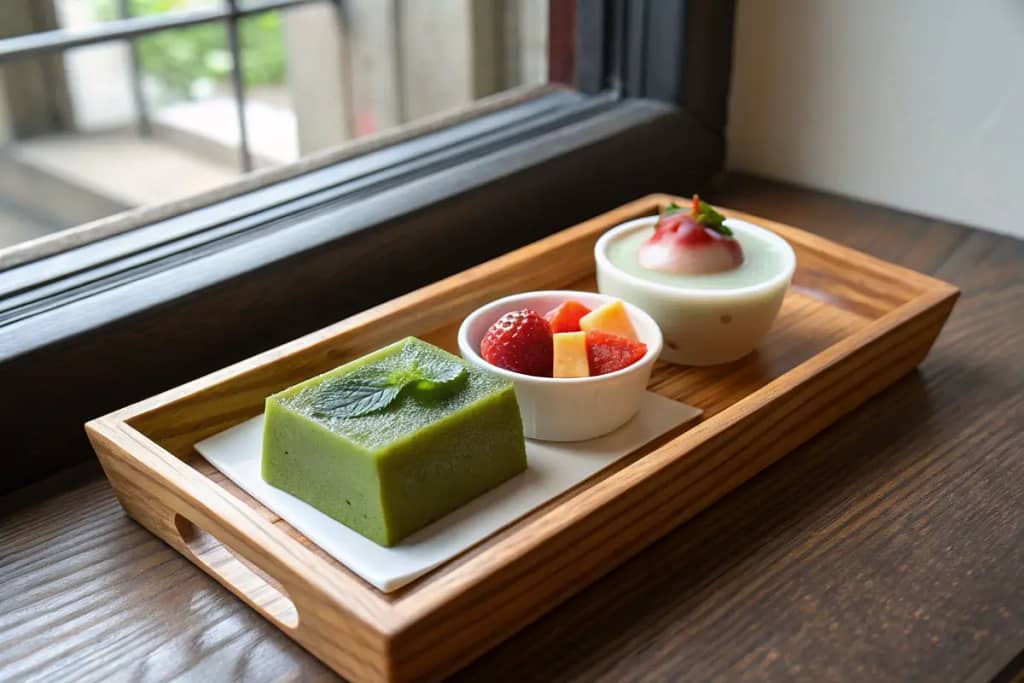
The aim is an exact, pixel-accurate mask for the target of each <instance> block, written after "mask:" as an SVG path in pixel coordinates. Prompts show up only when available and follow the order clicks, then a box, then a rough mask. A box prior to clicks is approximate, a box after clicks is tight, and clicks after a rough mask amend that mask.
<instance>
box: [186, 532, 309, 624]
mask: <svg viewBox="0 0 1024 683" xmlns="http://www.w3.org/2000/svg"><path fill="white" fill-rule="evenodd" d="M174 526H175V528H176V529H177V530H178V534H179V535H180V536H181V540H182V542H183V543H184V544H185V545H186V546H187V547H188V549H189V551H190V552H191V553H192V556H193V558H194V560H195V562H196V564H198V565H200V566H201V567H203V568H204V569H206V571H207V572H208V573H210V574H213V575H214V576H216V577H217V578H218V579H219V580H220V582H221V583H222V584H224V585H225V586H227V587H229V588H231V589H232V590H233V591H234V592H235V593H237V594H238V595H239V596H240V597H242V598H243V599H245V600H246V601H247V602H249V603H250V604H251V605H252V606H253V607H255V608H257V609H258V610H259V611H260V612H262V613H263V614H264V616H266V617H267V618H268V619H270V620H271V621H273V622H275V623H276V624H278V626H279V627H280V628H285V629H295V628H297V627H298V625H299V611H298V609H296V607H295V603H294V602H293V601H292V599H291V598H290V597H288V594H287V593H286V592H285V590H284V588H283V587H282V586H281V584H280V582H278V581H277V580H276V579H274V578H273V577H271V576H269V575H268V574H266V573H265V572H264V571H262V570H261V569H259V568H258V567H256V566H254V565H252V564H251V563H249V562H247V561H245V560H244V559H243V558H242V557H240V556H239V555H237V554H236V553H235V552H234V551H233V550H232V549H231V548H229V547H228V546H227V545H226V544H224V543H222V542H221V541H220V540H219V539H218V538H217V537H216V536H214V535H213V534H211V533H209V532H208V531H206V530H204V529H203V528H202V527H200V526H199V525H197V524H195V523H194V522H192V521H191V520H189V519H186V518H185V517H183V516H181V515H180V514H175V515H174Z"/></svg>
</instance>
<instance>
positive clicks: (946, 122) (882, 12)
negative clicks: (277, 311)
mask: <svg viewBox="0 0 1024 683" xmlns="http://www.w3.org/2000/svg"><path fill="white" fill-rule="evenodd" d="M728 139H729V154H728V165H729V167H730V168H733V169H738V170H744V171H750V172H753V173H757V174H761V175H765V176H769V177H773V178H779V179H783V180H787V181H792V182H796V183H799V184H802V185H806V186H810V187H815V188H820V189H824V190H829V191H832V192H838V193H841V194H845V195H849V196H853V197H858V198H862V199H866V200H868V201H872V202H877V203H881V204H887V205H890V206H894V207H897V208H902V209H906V210H908V211H913V212H916V213H921V214H926V215H931V216H937V217H941V218H943V219H946V220H952V221H958V222H962V223H966V224H969V225H973V226H978V227H984V228H989V229H992V230H997V231H1000V232H1007V233H1013V234H1017V235H1020V236H1024V2H1020V1H1019V0H739V3H738V8H737V21H736V37H735V60H734V74H733V82H732V101H731V107H730V121H729V129H728Z"/></svg>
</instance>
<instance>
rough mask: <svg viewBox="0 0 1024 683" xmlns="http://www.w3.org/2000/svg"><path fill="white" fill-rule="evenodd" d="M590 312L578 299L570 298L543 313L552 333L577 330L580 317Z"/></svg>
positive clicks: (578, 329)
mask: <svg viewBox="0 0 1024 683" xmlns="http://www.w3.org/2000/svg"><path fill="white" fill-rule="evenodd" d="M587 313H590V309H589V308H587V307H586V306H584V305H583V304H581V303H580V302H579V301H573V300H572V299H570V300H569V301H566V302H565V303H563V304H559V305H558V306H556V307H554V308H552V309H551V310H550V311H548V312H547V313H545V314H544V319H545V320H547V321H548V324H549V325H551V332H552V334H560V333H562V332H579V331H580V318H582V317H583V316H585V315H586V314H587Z"/></svg>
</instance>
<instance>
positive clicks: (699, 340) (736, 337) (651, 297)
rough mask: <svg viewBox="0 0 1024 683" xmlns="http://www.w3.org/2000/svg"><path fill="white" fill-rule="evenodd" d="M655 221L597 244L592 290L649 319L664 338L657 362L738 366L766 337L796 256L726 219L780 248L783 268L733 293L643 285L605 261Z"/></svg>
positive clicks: (614, 232)
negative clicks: (618, 242) (619, 243)
mask: <svg viewBox="0 0 1024 683" xmlns="http://www.w3.org/2000/svg"><path fill="white" fill-rule="evenodd" d="M657 222H658V218H657V217H656V216H649V217H647V218H638V219H636V220H632V221H629V222H627V223H623V224H622V225H618V226H616V227H614V228H612V229H611V230H609V231H608V232H606V233H605V234H603V235H602V236H601V238H600V239H598V240H597V244H596V245H595V246H594V260H595V262H596V263H597V287H598V289H599V290H600V291H601V293H602V294H607V295H609V296H612V297H616V298H619V299H622V300H623V301H626V302H628V303H631V304H634V305H635V306H638V307H639V308H641V309H643V310H644V311H646V312H647V313H649V314H650V315H651V317H652V318H654V319H655V320H656V321H657V322H658V325H659V326H660V327H661V331H662V334H664V336H665V349H664V351H663V352H662V356H661V357H662V359H663V360H666V361H668V362H670V363H677V364H679V365H717V364H719V363H729V362H732V361H734V360H738V359H740V358H742V357H743V356H746V355H747V354H748V353H750V352H751V351H753V350H754V348H756V347H757V345H758V344H759V343H760V341H761V339H763V338H764V336H765V335H766V334H767V333H768V329H769V328H770V327H771V326H772V323H773V322H774V321H775V318H776V316H777V315H778V313H779V309H780V308H781V307H782V299H783V298H784V297H785V295H786V289H787V288H788V287H789V283H790V281H791V280H792V278H793V273H794V271H795V270H796V254H795V253H794V252H793V248H792V247H791V246H789V243H787V242H786V240H784V239H782V238H781V237H779V236H778V235H776V234H775V233H774V232H771V231H769V230H765V229H764V228H762V227H759V226H756V225H753V224H752V223H747V222H746V221H741V220H737V219H735V218H730V219H728V220H727V221H726V225H727V226H729V227H730V228H732V229H733V231H734V232H735V233H736V234H738V235H741V236H742V235H743V234H744V233H746V234H750V235H756V236H757V237H759V238H761V239H765V240H768V241H769V242H772V243H774V244H776V245H778V246H779V247H781V248H782V250H783V253H784V254H785V256H784V259H783V267H782V268H781V269H780V270H779V272H778V273H777V274H775V275H773V276H772V277H771V278H769V279H768V280H766V281H764V282H760V283H758V284H756V285H753V286H750V287H740V288H736V289H719V290H704V289H686V288H684V287H674V286H671V285H664V284H660V283H657V282H651V281H649V280H645V279H643V278H641V277H638V276H636V275H632V274H630V273H627V272H626V271H624V270H622V269H621V268H619V267H618V266H616V265H615V264H613V263H612V262H611V260H609V258H608V247H609V246H610V245H611V244H612V242H614V241H615V240H617V239H619V238H620V237H623V236H625V235H626V234H627V233H630V232H633V231H635V230H642V229H644V228H649V227H653V226H654V225H655V224H657Z"/></svg>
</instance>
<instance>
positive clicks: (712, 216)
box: [695, 199, 732, 237]
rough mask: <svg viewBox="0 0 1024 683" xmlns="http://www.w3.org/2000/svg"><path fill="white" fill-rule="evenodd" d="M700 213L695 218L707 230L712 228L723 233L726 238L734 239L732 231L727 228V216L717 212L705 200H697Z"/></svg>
mask: <svg viewBox="0 0 1024 683" xmlns="http://www.w3.org/2000/svg"><path fill="white" fill-rule="evenodd" d="M697 206H698V211H697V215H696V216H695V218H696V219H697V222H698V223H700V224H701V225H703V226H704V227H705V228H710V229H712V230H715V231H717V232H720V233H722V234H723V235H725V236H726V237H732V230H730V229H729V228H727V227H726V226H725V216H723V215H722V214H720V213H718V212H717V211H715V207H713V206H711V205H710V204H708V203H707V202H706V201H704V200H703V199H698V200H697Z"/></svg>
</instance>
